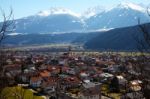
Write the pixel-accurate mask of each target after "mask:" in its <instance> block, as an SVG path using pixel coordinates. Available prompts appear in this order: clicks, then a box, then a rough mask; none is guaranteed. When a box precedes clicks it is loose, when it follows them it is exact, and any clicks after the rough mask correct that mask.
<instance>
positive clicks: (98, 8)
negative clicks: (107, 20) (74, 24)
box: [82, 6, 105, 18]
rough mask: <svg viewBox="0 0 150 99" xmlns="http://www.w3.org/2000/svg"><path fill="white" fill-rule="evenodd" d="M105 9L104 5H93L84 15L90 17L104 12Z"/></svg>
mask: <svg viewBox="0 0 150 99" xmlns="http://www.w3.org/2000/svg"><path fill="white" fill-rule="evenodd" d="M104 11H105V8H104V7H102V6H95V7H91V8H88V9H87V10H86V11H85V12H84V13H83V15H82V16H84V17H85V18H89V17H91V16H94V15H96V14H99V13H101V12H104Z"/></svg>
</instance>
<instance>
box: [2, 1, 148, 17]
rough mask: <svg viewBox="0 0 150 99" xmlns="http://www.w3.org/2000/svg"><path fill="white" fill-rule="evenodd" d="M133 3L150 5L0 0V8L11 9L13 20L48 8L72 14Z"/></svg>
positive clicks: (110, 2) (146, 2)
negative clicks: (60, 8) (68, 10)
mask: <svg viewBox="0 0 150 99" xmlns="http://www.w3.org/2000/svg"><path fill="white" fill-rule="evenodd" d="M125 1H129V2H133V3H143V4H145V5H147V4H150V0H0V7H1V8H2V9H4V10H5V11H6V12H8V11H9V9H8V8H10V7H12V8H13V12H14V17H15V18H20V17H25V16H29V15H33V14H36V13H37V12H39V11H41V10H47V9H49V8H50V7H65V8H68V9H70V10H72V11H74V12H77V13H81V12H83V11H84V10H86V9H87V8H89V7H94V6H98V5H102V6H106V7H111V6H113V5H116V4H118V3H120V2H125Z"/></svg>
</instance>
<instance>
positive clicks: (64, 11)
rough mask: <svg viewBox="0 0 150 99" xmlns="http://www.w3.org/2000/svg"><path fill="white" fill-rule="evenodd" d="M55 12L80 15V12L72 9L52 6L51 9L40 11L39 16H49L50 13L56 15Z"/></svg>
mask: <svg viewBox="0 0 150 99" xmlns="http://www.w3.org/2000/svg"><path fill="white" fill-rule="evenodd" d="M55 14H69V15H72V16H76V17H80V14H77V13H74V12H72V11H71V10H68V9H65V8H61V7H59V8H57V7H56V8H55V7H52V8H50V9H49V10H44V11H40V12H39V13H38V15H39V16H49V15H55Z"/></svg>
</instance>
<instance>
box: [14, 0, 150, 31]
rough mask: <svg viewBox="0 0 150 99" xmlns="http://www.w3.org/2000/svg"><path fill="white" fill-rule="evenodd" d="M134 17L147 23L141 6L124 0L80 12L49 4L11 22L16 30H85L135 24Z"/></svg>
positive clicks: (146, 17)
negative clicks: (30, 14) (13, 22)
mask: <svg viewBox="0 0 150 99" xmlns="http://www.w3.org/2000/svg"><path fill="white" fill-rule="evenodd" d="M138 18H140V19H141V22H142V23H147V22H149V20H148V19H149V17H148V15H147V13H146V11H145V7H143V6H141V5H138V4H134V3H130V2H124V3H121V4H119V5H116V6H114V7H112V8H111V9H106V8H105V7H103V6H96V7H93V8H89V9H87V11H85V12H84V13H83V14H78V13H75V12H73V11H71V10H69V9H66V8H61V7H56V8H54V7H52V8H50V9H49V10H44V11H40V12H39V13H37V14H35V15H33V16H29V17H25V18H21V19H18V20H16V21H15V22H16V23H15V25H16V32H18V33H61V32H78V31H79V32H87V31H93V30H95V31H96V30H99V29H110V28H120V27H127V26H133V25H137V23H138V22H137V20H138Z"/></svg>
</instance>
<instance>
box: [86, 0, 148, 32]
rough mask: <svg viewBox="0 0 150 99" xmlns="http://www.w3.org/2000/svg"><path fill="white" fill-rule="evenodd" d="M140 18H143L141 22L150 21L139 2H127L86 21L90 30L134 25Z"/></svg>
mask: <svg viewBox="0 0 150 99" xmlns="http://www.w3.org/2000/svg"><path fill="white" fill-rule="evenodd" d="M138 18H140V19H141V23H147V22H149V17H148V15H147V13H146V11H145V8H143V7H141V6H140V5H137V4H133V3H127V2H125V3H121V4H119V5H117V6H114V7H112V8H111V9H108V10H105V11H104V12H101V13H97V14H95V15H94V16H91V17H90V18H88V19H86V20H85V21H86V23H87V26H88V28H87V29H88V30H91V29H95V30H96V29H107V28H120V27H128V26H134V25H137V24H138Z"/></svg>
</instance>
